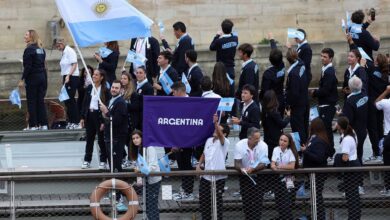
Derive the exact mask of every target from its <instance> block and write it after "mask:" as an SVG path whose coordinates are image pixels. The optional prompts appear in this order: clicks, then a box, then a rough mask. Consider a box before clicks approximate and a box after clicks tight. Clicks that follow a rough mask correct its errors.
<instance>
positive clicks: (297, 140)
mask: <svg viewBox="0 0 390 220" xmlns="http://www.w3.org/2000/svg"><path fill="white" fill-rule="evenodd" d="M291 137H292V139H293V141H294V144H295V148H296V149H297V151H300V150H301V137H300V136H299V133H298V132H292V133H291Z"/></svg>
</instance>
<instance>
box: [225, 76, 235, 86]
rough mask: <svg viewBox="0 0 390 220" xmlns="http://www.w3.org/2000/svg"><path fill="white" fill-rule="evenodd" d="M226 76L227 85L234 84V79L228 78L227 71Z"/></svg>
mask: <svg viewBox="0 0 390 220" xmlns="http://www.w3.org/2000/svg"><path fill="white" fill-rule="evenodd" d="M226 77H227V79H228V80H229V85H233V84H234V80H233V79H232V78H230V76H229V74H228V73H226Z"/></svg>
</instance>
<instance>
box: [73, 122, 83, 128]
mask: <svg viewBox="0 0 390 220" xmlns="http://www.w3.org/2000/svg"><path fill="white" fill-rule="evenodd" d="M73 129H82V127H81V125H80V123H77V124H73Z"/></svg>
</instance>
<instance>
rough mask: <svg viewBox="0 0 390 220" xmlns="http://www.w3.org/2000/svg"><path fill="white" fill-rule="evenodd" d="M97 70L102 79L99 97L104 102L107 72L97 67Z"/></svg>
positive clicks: (105, 98)
mask: <svg viewBox="0 0 390 220" xmlns="http://www.w3.org/2000/svg"><path fill="white" fill-rule="evenodd" d="M97 71H98V72H99V74H100V75H101V76H103V79H102V82H101V83H100V99H101V100H102V102H103V103H105V102H106V100H107V99H108V97H106V91H107V86H106V84H107V83H106V82H107V79H106V77H107V72H106V71H105V70H104V69H97Z"/></svg>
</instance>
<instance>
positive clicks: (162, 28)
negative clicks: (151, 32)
mask: <svg viewBox="0 0 390 220" xmlns="http://www.w3.org/2000/svg"><path fill="white" fill-rule="evenodd" d="M157 25H158V29H159V30H160V34H162V33H164V31H165V26H164V23H163V22H162V21H159V22H158V24H157Z"/></svg>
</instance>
